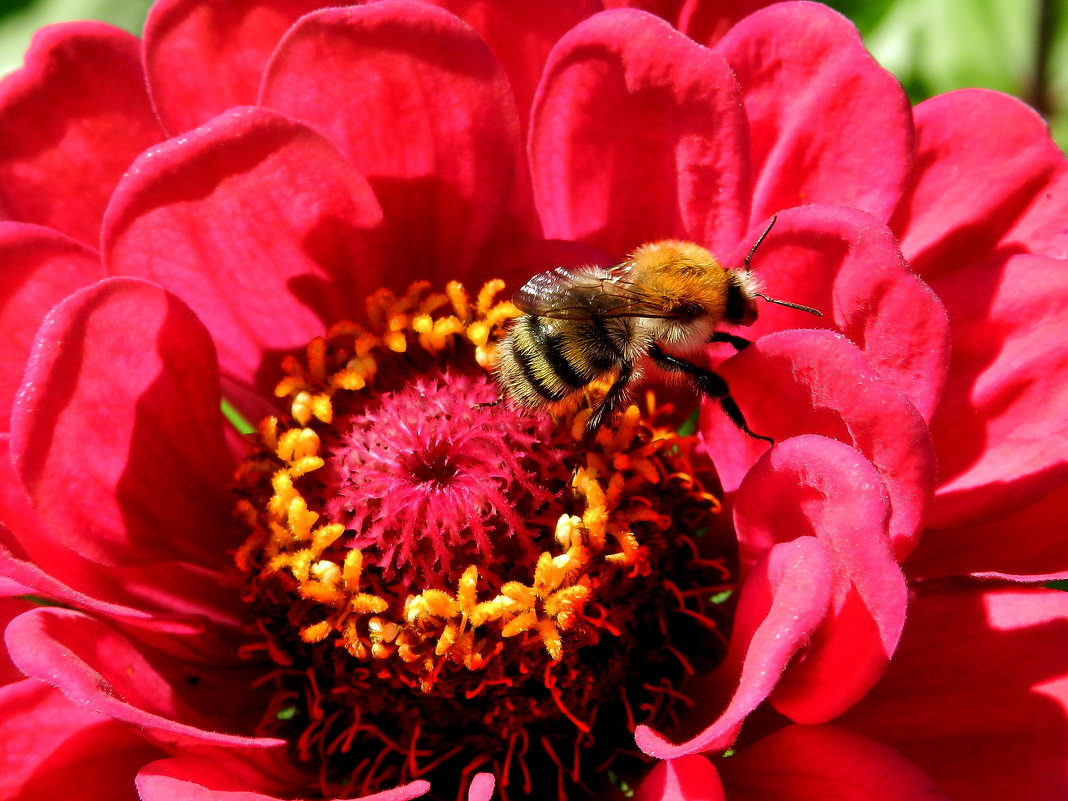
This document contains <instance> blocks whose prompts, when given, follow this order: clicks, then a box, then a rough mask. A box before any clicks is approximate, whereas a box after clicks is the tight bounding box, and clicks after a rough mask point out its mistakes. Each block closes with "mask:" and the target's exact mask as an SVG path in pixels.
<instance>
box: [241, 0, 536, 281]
mask: <svg viewBox="0 0 1068 801" xmlns="http://www.w3.org/2000/svg"><path fill="white" fill-rule="evenodd" d="M261 103H262V104H263V105H265V106H268V107H269V108H274V109H278V110H279V111H281V112H283V113H285V114H287V115H289V116H290V117H293V118H295V119H300V120H303V121H305V122H307V123H309V124H311V125H313V126H315V127H316V128H317V129H318V130H320V131H322V132H323V133H324V134H326V136H328V137H329V138H330V139H331V140H332V141H333V142H335V143H336V144H337V145H338V146H339V147H340V148H341V151H342V152H343V153H345V155H346V156H348V157H349V158H350V159H351V161H352V163H353V164H355V165H356V167H357V169H359V170H360V171H361V172H362V173H363V174H364V175H366V176H367V177H368V179H369V180H370V182H371V185H372V186H373V187H374V190H375V193H376V194H377V196H378V198H379V200H380V201H381V203H382V208H383V209H384V210H385V214H386V219H387V220H388V221H389V224H390V227H391V229H392V230H393V231H395V232H397V237H398V238H397V240H396V242H395V244H394V250H393V253H394V259H395V264H396V267H395V269H399V270H400V271H401V273H402V275H404V276H418V277H420V278H425V277H428V276H437V277H438V279H437V280H441V281H444V280H446V279H450V278H458V279H462V278H466V277H467V275H468V272H467V271H469V270H470V269H471V262H472V260H473V259H474V257H475V255H476V254H477V253H478V250H479V249H480V247H481V246H482V244H483V243H484V241H485V239H486V236H487V235H488V234H489V232H490V231H491V230H492V228H493V225H494V223H495V222H496V221H497V220H498V219H499V218H500V216H501V214H502V210H503V208H504V206H505V204H506V202H507V201H508V198H509V196H510V194H511V192H512V188H513V184H514V175H515V172H516V169H517V165H518V163H519V120H518V117H517V114H516V110H515V101H514V99H513V97H512V93H511V90H510V89H509V86H508V79H507V77H506V76H505V74H504V71H503V70H502V69H501V66H500V64H499V63H498V62H497V60H496V59H495V58H494V57H493V54H492V53H491V52H490V50H489V48H488V47H486V45H485V43H484V42H483V41H482V40H481V39H479V38H478V35H477V34H476V33H475V32H474V31H473V30H472V29H471V28H470V27H468V26H467V25H465V24H464V23H462V22H461V21H460V20H458V19H457V18H456V17H454V16H453V15H451V14H449V13H447V12H445V11H442V10H441V9H439V8H435V7H433V6H431V5H427V4H423V3H414V2H409V1H408V0H397V2H382V3H371V4H369V5H364V6H352V7H348V8H337V9H328V10H325V11H320V12H317V13H315V14H311V15H309V16H307V17H305V18H304V19H302V20H301V21H300V23H298V24H297V25H296V26H295V27H294V28H293V29H292V30H291V31H290V32H289V34H288V35H287V36H286V37H285V39H283V41H282V44H281V45H280V46H279V49H278V52H277V54H276V55H275V57H274V59H273V60H272V62H271V64H270V66H269V68H268V70H267V75H266V77H265V79H264V86H263V92H262V94H261Z"/></svg>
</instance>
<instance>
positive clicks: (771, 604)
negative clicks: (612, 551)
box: [634, 537, 831, 759]
mask: <svg viewBox="0 0 1068 801" xmlns="http://www.w3.org/2000/svg"><path fill="white" fill-rule="evenodd" d="M830 594H831V565H830V563H829V561H828V559H827V553H826V550H825V549H824V547H823V545H822V544H820V543H819V542H817V541H816V540H815V539H814V538H812V537H798V538H797V539H795V540H793V541H792V542H788V543H780V544H777V545H775V546H773V547H772V548H771V549H770V550H769V551H768V552H767V553H766V554H765V555H764V556H763V557H762V558H761V560H760V561H759V562H757V564H756V565H754V567H753V570H752V572H751V573H750V574H749V577H748V579H747V580H746V582H745V584H744V586H743V587H742V592H741V596H740V598H739V601H738V611H737V614H736V615H735V619H734V631H733V633H732V635H731V642H730V647H729V650H728V652H727V656H726V658H725V660H724V662H723V664H722V665H721V666H720V667H719V669H718V671H717V675H716V676H714V677H713V680H712V681H713V683H715V684H718V685H720V686H723V687H728V688H729V686H730V685H734V686H735V687H736V689H735V691H734V696H733V697H732V698H731V701H730V703H729V704H728V705H727V708H726V709H725V710H723V712H722V714H721V715H720V716H719V717H718V718H717V719H716V720H715V721H714V722H713V723H712V724H711V725H708V726H707V727H706V728H705V730H704V731H702V732H701V733H700V734H698V735H697V736H696V737H693V738H692V739H690V740H688V741H687V742H685V743H682V744H680V745H673V744H671V743H669V742H668V741H667V740H665V739H664V738H663V737H661V736H660V735H659V734H657V733H656V732H654V731H653V730H652V729H650V728H649V727H647V726H639V727H638V729H637V731H635V733H634V735H635V739H636V741H637V743H638V747H639V748H641V749H642V751H644V752H645V753H647V754H649V755H650V756H652V757H656V758H657V759H674V758H676V757H680V756H685V755H687V754H695V753H700V752H703V751H714V750H722V749H724V748H726V747H728V746H729V745H730V744H731V743H732V742H733V741H734V738H735V736H736V735H737V734H738V730H739V728H740V727H741V725H742V722H743V721H744V720H745V718H746V716H747V715H748V714H749V713H750V712H752V711H753V710H754V709H756V708H757V706H759V705H760V703H761V702H762V701H763V700H764V699H765V698H767V697H768V695H769V694H770V693H771V691H772V690H773V689H774V688H775V684H776V682H777V681H778V680H779V677H780V676H781V675H782V672H783V671H784V670H785V669H786V667H787V665H788V664H789V663H790V660H791V659H792V658H793V656H794V654H796V653H797V652H798V651H799V650H800V649H801V648H803V647H804V646H805V644H807V642H808V640H809V637H811V635H812V633H813V632H814V631H816V629H817V628H819V626H820V623H821V622H822V621H823V619H824V616H825V615H826V614H827V610H828V604H829V602H830Z"/></svg>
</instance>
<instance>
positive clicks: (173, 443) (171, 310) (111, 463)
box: [11, 279, 232, 565]
mask: <svg viewBox="0 0 1068 801" xmlns="http://www.w3.org/2000/svg"><path fill="white" fill-rule="evenodd" d="M218 380H219V379H218V374H217V368H216V364H215V350H214V347H213V346H212V343H211V339H210V337H209V336H208V333H207V331H206V330H205V329H204V327H203V326H202V325H201V323H200V321H199V320H197V319H196V317H195V316H193V314H192V312H190V311H189V308H188V307H187V306H185V304H183V303H182V302H181V301H180V300H178V299H177V298H176V297H174V296H173V295H171V294H169V293H167V292H165V291H163V290H162V289H160V288H159V287H157V286H154V285H152V284H148V283H145V282H142V281H133V280H130V279H106V280H104V281H101V282H99V283H97V284H94V285H93V286H90V287H86V288H85V289H82V290H79V291H78V292H76V293H75V294H73V295H71V296H70V297H69V298H68V299H67V300H65V301H63V302H62V303H60V304H59V305H58V306H56V308H55V309H53V310H52V312H51V313H50V314H49V315H48V317H47V318H46V319H45V322H44V325H42V327H41V331H40V333H39V334H38V337H37V341H36V342H35V344H34V350H33V353H32V355H31V357H30V362H29V365H28V367H27V369H26V378H25V381H24V383H23V385H22V389H21V391H20V393H19V398H18V400H17V402H16V407H15V412H14V415H13V416H12V437H11V447H12V456H13V460H14V463H15V468H16V471H17V473H18V475H19V478H20V480H21V482H22V484H23V486H24V487H25V488H26V491H27V492H28V493H29V496H30V499H31V501H32V503H33V504H34V506H35V508H36V509H37V512H38V514H39V515H40V517H41V520H42V521H43V522H44V523H45V524H46V525H47V526H48V527H49V528H50V529H51V530H52V532H53V533H54V535H55V536H56V537H57V539H60V540H61V541H62V542H63V543H64V544H65V545H66V546H67V547H69V548H71V549H72V550H74V551H75V552H77V553H79V554H82V555H84V556H86V557H88V558H91V559H93V560H95V561H98V562H101V563H104V564H112V565H130V564H137V563H144V562H146V561H147V562H153V561H157V560H164V561H166V560H168V559H175V558H180V557H184V558H187V559H190V560H192V561H194V562H197V563H200V564H219V563H220V562H222V561H223V560H225V559H226V554H225V550H226V547H227V545H228V543H229V540H230V538H231V537H232V534H229V533H228V531H229V528H230V527H229V524H228V522H227V521H228V520H229V506H230V503H231V501H230V499H229V497H228V493H227V491H226V488H227V486H228V483H229V480H230V471H231V469H232V459H231V456H230V454H229V452H228V450H227V449H226V446H225V441H224V440H223V432H222V426H223V421H222V415H221V413H220V411H219V384H218ZM161 532H166V536H161Z"/></svg>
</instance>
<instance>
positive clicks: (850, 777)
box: [720, 726, 1015, 801]
mask: <svg viewBox="0 0 1068 801" xmlns="http://www.w3.org/2000/svg"><path fill="white" fill-rule="evenodd" d="M720 771H721V772H722V774H723V781H724V784H726V785H727V789H728V791H729V797H730V799H731V801H815V799H834V801H917V799H924V801H949V800H948V799H947V798H946V796H945V795H943V794H942V792H941V791H940V790H939V789H938V786H937V785H936V784H935V783H934V782H933V781H932V780H931V778H930V777H929V776H927V775H926V774H925V773H924V772H923V771H922V770H920V769H919V768H918V767H916V765H914V764H913V763H912V762H909V761H908V760H907V759H905V758H904V757H902V756H901V754H899V753H898V752H897V751H895V750H894V749H893V748H890V747H889V746H887V745H884V744H883V743H880V742H877V741H875V740H870V739H868V738H867V737H863V736H861V735H859V734H854V733H853V732H849V731H846V730H844V729H840V728H838V727H836V726H787V727H786V728H785V729H781V730H779V731H777V732H775V733H774V734H772V735H770V736H768V737H764V738H762V739H761V740H758V741H757V742H756V743H755V744H753V745H752V746H750V747H748V748H742V749H739V750H738V753H737V754H735V755H734V756H733V757H731V758H730V759H725V760H722V762H721V763H720ZM1014 797H1015V796H1014Z"/></svg>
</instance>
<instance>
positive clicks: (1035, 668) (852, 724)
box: [841, 589, 1068, 801]
mask: <svg viewBox="0 0 1068 801" xmlns="http://www.w3.org/2000/svg"><path fill="white" fill-rule="evenodd" d="M1066 642H1068V593H1064V592H1057V591H1055V590H1041V589H1034V590H1009V589H1001V590H990V591H981V590H970V591H966V592H942V593H937V594H930V595H924V594H920V595H919V596H918V597H917V598H915V599H914V600H913V603H912V606H911V608H910V610H909V621H908V625H907V626H906V627H905V636H904V638H903V639H902V641H901V647H900V648H899V649H898V652H897V654H896V655H895V657H894V661H893V662H891V663H890V667H889V669H888V670H887V672H886V675H885V677H884V678H883V680H882V681H881V682H880V683H879V684H878V685H877V686H876V687H875V689H874V690H873V691H872V692H871V693H870V694H869V695H868V697H867V698H865V699H864V700H863V701H862V702H861V703H860V704H858V705H857V706H856V707H854V708H853V709H852V710H850V712H849V713H848V714H847V715H846V716H845V717H844V718H842V719H841V724H842V725H844V726H848V727H849V728H852V729H855V730H857V731H859V732H862V733H865V734H867V735H869V736H871V737H875V738H878V739H880V740H883V741H884V742H886V743H888V744H889V745H891V746H893V747H894V748H896V749H897V750H898V751H900V752H901V753H902V754H904V755H905V756H906V757H907V758H909V759H911V760H912V761H913V762H915V763H916V764H917V765H919V766H920V767H921V768H922V769H923V770H924V771H926V772H927V773H928V774H929V775H930V776H931V777H932V778H934V780H935V781H937V782H938V785H939V787H941V788H942V790H943V791H944V792H945V793H946V795H948V796H950V797H951V798H954V799H957V798H961V799H964V798H966V799H969V801H1002V800H1003V799H1006V798H1012V799H1025V800H1028V801H1030V800H1032V799H1033V801H1046V799H1053V798H1065V797H1068V773H1066V772H1065V765H1068V730H1066V728H1065V720H1066V718H1068V648H1066V647H1065V643H1066Z"/></svg>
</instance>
